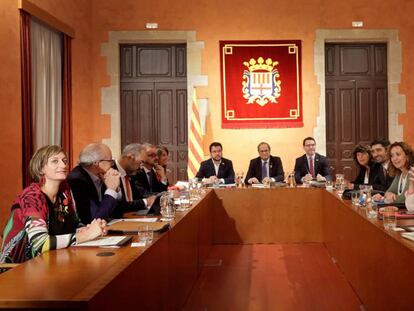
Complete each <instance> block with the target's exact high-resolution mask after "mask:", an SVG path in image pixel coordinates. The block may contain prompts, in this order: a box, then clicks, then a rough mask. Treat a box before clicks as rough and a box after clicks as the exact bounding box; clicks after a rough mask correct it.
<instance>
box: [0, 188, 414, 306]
mask: <svg viewBox="0 0 414 311" xmlns="http://www.w3.org/2000/svg"><path fill="white" fill-rule="evenodd" d="M280 242H292V243H296V242H297V243H303V242H320V243H325V245H326V246H327V248H328V250H329V252H330V253H331V254H332V257H333V259H334V260H335V261H336V263H337V264H338V266H339V268H340V269H341V270H342V271H343V272H344V274H345V276H346V277H347V279H348V280H349V282H350V283H351V285H352V286H353V288H354V289H355V291H356V292H357V294H358V295H359V297H360V299H361V301H363V303H364V306H365V307H366V309H367V310H409V309H410V310H411V309H412V308H411V306H412V303H411V299H410V295H409V293H408V291H410V290H411V289H412V288H414V280H413V278H412V276H414V265H413V263H414V243H412V242H410V241H408V240H405V239H403V238H401V237H400V235H399V234H398V233H396V232H387V231H385V230H384V229H383V227H382V223H381V222H380V221H377V220H369V219H367V218H366V217H365V215H364V214H363V213H362V212H361V211H360V210H356V209H354V208H353V207H352V206H351V204H350V203H349V202H345V201H342V200H340V199H339V198H338V197H337V196H336V194H334V193H329V192H327V191H325V190H324V189H309V188H296V189H288V188H277V189H215V190H212V191H210V192H209V193H207V194H206V195H205V196H204V198H203V199H202V200H201V201H199V202H198V203H197V204H196V205H195V206H194V208H192V209H191V210H189V211H188V212H185V213H179V214H177V217H176V220H175V221H174V223H173V224H172V228H171V229H170V230H169V231H167V232H165V233H163V234H161V235H159V236H158V237H157V238H156V240H155V241H154V243H153V244H152V245H151V246H150V247H148V248H146V249H144V250H143V249H142V248H131V247H122V248H119V249H97V248H89V249H84V248H82V249H81V248H75V247H71V248H69V249H64V250H58V251H51V252H49V253H46V254H44V255H42V256H40V257H37V258H35V259H33V260H30V261H28V262H26V263H24V264H22V265H19V266H18V267H16V268H14V269H13V270H11V271H8V272H6V273H3V274H1V275H0V308H9V309H10V308H15V309H18V308H20V309H25V310H29V309H39V308H41V309H46V308H47V309H61V308H64V307H65V308H69V309H77V310H110V309H112V310H130V309H131V310H132V309H134V310H136V309H142V310H178V309H180V308H181V307H182V306H183V305H184V304H185V301H186V299H187V297H188V295H189V293H190V291H191V288H192V286H193V284H194V282H195V281H196V279H197V277H198V275H199V273H200V269H201V267H202V265H203V263H204V261H205V259H206V257H207V255H208V252H209V247H210V245H211V244H212V243H216V244H229V243H231V244H234V243H236V244H238V243H280ZM102 252H112V253H114V255H113V256H109V257H100V256H97V254H98V253H102ZM406 291H407V292H406Z"/></svg>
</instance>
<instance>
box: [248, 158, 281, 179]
mask: <svg viewBox="0 0 414 311" xmlns="http://www.w3.org/2000/svg"><path fill="white" fill-rule="evenodd" d="M252 177H256V178H257V179H258V180H259V181H262V179H263V178H262V159H261V158H260V157H257V158H255V159H253V160H251V161H250V165H249V169H248V170H247V174H246V179H245V183H246V184H247V183H248V180H249V179H250V178H252ZM269 177H271V178H274V179H275V181H283V180H284V179H285V172H284V171H283V166H282V161H281V160H280V158H279V157H274V156H270V158H269Z"/></svg>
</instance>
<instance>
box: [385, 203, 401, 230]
mask: <svg viewBox="0 0 414 311" xmlns="http://www.w3.org/2000/svg"><path fill="white" fill-rule="evenodd" d="M397 211H398V208H397V207H395V206H386V207H384V208H383V209H382V219H383V222H384V228H385V230H390V229H394V228H395V227H396V226H397V216H396V214H397Z"/></svg>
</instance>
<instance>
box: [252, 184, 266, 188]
mask: <svg viewBox="0 0 414 311" xmlns="http://www.w3.org/2000/svg"><path fill="white" fill-rule="evenodd" d="M264 187H265V185H263V184H252V188H264Z"/></svg>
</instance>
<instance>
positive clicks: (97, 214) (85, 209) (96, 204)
mask: <svg viewBox="0 0 414 311" xmlns="http://www.w3.org/2000/svg"><path fill="white" fill-rule="evenodd" d="M67 181H68V183H69V185H70V188H71V189H72V193H73V198H74V200H75V204H76V211H77V213H78V216H79V218H80V220H81V222H82V223H84V224H89V223H90V222H91V221H92V220H93V219H94V218H101V219H109V218H120V217H122V214H123V212H122V208H121V206H120V204H119V201H118V200H117V199H115V198H113V197H112V196H110V195H107V194H105V195H103V196H102V200H101V201H99V195H98V192H97V191H96V187H95V184H94V183H93V181H92V179H91V177H90V176H89V174H88V172H86V170H85V169H84V168H83V167H81V166H79V165H78V166H76V167H75V168H74V169H73V170H72V172H70V174H69V176H68V178H67ZM102 187H103V189H102V192H104V190H105V188H106V187H105V184H102Z"/></svg>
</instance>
